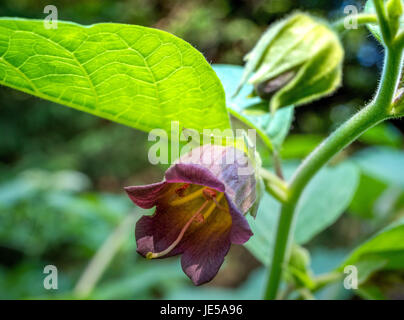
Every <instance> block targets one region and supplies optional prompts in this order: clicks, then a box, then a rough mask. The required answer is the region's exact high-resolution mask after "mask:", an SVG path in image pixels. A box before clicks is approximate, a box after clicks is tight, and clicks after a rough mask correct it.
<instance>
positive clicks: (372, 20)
mask: <svg viewBox="0 0 404 320" xmlns="http://www.w3.org/2000/svg"><path fill="white" fill-rule="evenodd" d="M347 18H348V17H344V18H342V19H339V20H337V21H335V22H334V23H333V24H332V26H333V28H334V29H335V31H337V32H344V31H345V30H347V29H346V27H345V21H346V19H347ZM355 19H356V21H357V23H358V26H360V25H364V24H377V16H376V15H375V14H366V13H361V14H358V15H356V16H355Z"/></svg>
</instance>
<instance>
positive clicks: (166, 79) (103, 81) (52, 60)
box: [0, 18, 230, 132]
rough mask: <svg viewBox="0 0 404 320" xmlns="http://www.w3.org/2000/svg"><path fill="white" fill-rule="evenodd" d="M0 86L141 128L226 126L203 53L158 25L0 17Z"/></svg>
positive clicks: (215, 82) (220, 99)
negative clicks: (51, 25)
mask: <svg viewBox="0 0 404 320" xmlns="http://www.w3.org/2000/svg"><path fill="white" fill-rule="evenodd" d="M0 83H1V84H4V85H6V86H9V87H12V88H15V89H18V90H21V91H24V92H27V93H30V94H33V95H35V96H38V97H40V98H44V99H47V100H51V101H53V102H57V103H60V104H63V105H66V106H69V107H72V108H75V109H78V110H81V111H85V112H88V113H91V114H94V115H97V116H100V117H103V118H106V119H109V120H112V121H116V122H119V123H122V124H125V125H128V126H131V127H134V128H138V129H141V130H144V131H150V130H151V129H154V128H162V129H165V130H166V131H168V132H169V131H170V127H171V121H179V122H180V127H182V128H189V129H194V130H198V131H202V129H205V128H206V129H216V128H217V129H226V128H229V126H230V124H229V118H228V114H227V111H226V106H225V96H224V91H223V88H222V86H221V83H220V81H219V79H218V78H217V76H216V74H215V72H214V71H213V70H212V68H211V67H210V65H209V64H208V63H207V61H206V60H205V59H204V57H203V56H202V54H201V53H200V52H198V51H197V50H196V49H194V48H193V47H192V46H191V45H190V44H188V43H187V42H185V41H183V40H181V39H179V38H177V37H175V36H173V35H171V34H169V33H166V32H163V31H160V30H157V29H150V28H145V27H140V26H133V25H123V24H114V23H102V24H96V25H92V26H80V25H78V24H74V23H68V22H58V28H57V29H45V28H44V23H43V21H38V20H23V19H9V18H4V19H0Z"/></svg>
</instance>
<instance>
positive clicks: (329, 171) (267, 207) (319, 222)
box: [246, 163, 359, 264]
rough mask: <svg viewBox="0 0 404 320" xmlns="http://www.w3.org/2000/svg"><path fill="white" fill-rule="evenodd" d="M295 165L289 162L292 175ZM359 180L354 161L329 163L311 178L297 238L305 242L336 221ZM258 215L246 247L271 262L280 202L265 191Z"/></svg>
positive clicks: (303, 202) (252, 220)
mask: <svg viewBox="0 0 404 320" xmlns="http://www.w3.org/2000/svg"><path fill="white" fill-rule="evenodd" d="M293 169H294V168H290V167H288V166H286V170H285V171H286V175H288V176H290V174H291V173H292V172H293ZM358 181H359V171H358V169H357V168H356V166H355V165H353V164H351V163H342V164H340V165H338V166H337V167H326V168H324V169H322V170H321V171H320V172H319V174H318V175H317V176H316V177H315V178H314V179H313V180H312V181H311V182H310V184H309V185H308V187H307V189H306V190H305V192H304V193H303V196H302V199H301V202H300V204H299V206H298V208H297V210H298V212H297V215H298V216H297V222H296V229H295V241H296V242H297V243H298V244H305V243H307V242H308V241H310V240H311V239H312V238H313V237H314V236H316V235H317V234H319V233H320V232H321V231H323V230H324V229H326V228H327V227H329V226H330V225H332V224H333V223H334V222H335V221H336V220H337V219H338V217H339V216H340V215H341V214H342V213H344V211H345V209H346V208H347V207H348V205H349V204H350V202H351V200H352V198H353V196H354V194H355V191H356V188H357V185H358ZM262 201H263V202H262V203H261V205H260V208H259V211H258V214H257V218H256V220H254V219H253V218H249V222H250V225H251V227H252V229H253V232H254V236H253V237H252V238H251V239H250V240H249V241H248V242H247V244H246V247H247V248H248V249H249V250H250V251H251V252H252V253H253V254H254V255H255V256H256V257H257V258H258V259H259V260H260V261H261V262H263V263H265V264H268V263H270V258H271V257H270V253H271V250H272V247H273V245H274V240H275V238H274V237H275V232H276V227H277V221H278V216H279V209H280V204H279V203H278V202H277V201H276V200H274V199H273V198H272V197H270V196H269V195H268V194H265V196H264V198H263V200H262Z"/></svg>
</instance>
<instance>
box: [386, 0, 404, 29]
mask: <svg viewBox="0 0 404 320" xmlns="http://www.w3.org/2000/svg"><path fill="white" fill-rule="evenodd" d="M386 7H387V14H388V16H389V20H390V28H391V31H392V33H393V35H394V36H395V35H396V34H397V32H398V30H399V28H400V18H401V16H402V14H403V4H402V1H401V0H389V1H388V2H387V4H386Z"/></svg>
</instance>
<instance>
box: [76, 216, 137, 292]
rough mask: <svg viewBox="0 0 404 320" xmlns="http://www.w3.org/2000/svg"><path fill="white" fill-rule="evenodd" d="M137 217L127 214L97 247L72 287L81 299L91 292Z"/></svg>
mask: <svg viewBox="0 0 404 320" xmlns="http://www.w3.org/2000/svg"><path fill="white" fill-rule="evenodd" d="M137 218H138V215H137V214H136V213H131V214H129V215H128V216H127V217H126V218H125V219H123V220H122V222H121V223H120V225H119V226H118V227H117V228H116V229H115V230H114V232H113V233H112V234H111V235H110V236H109V237H108V238H107V240H106V241H105V242H104V243H103V244H102V246H101V247H100V249H98V251H97V252H96V254H95V255H94V257H93V258H92V259H91V261H90V263H89V264H88V266H87V267H86V269H85V270H84V272H83V273H82V275H81V277H80V279H79V281H78V282H77V284H76V287H75V288H74V294H75V295H76V297H78V298H80V299H83V298H87V297H88V295H89V294H91V292H92V291H93V289H94V287H95V286H96V284H97V282H98V280H99V279H100V278H101V276H102V275H103V273H104V271H105V270H106V269H107V267H108V265H109V263H110V262H111V260H112V259H113V257H114V256H115V254H116V253H117V252H118V251H119V249H120V248H121V246H122V244H123V243H124V241H125V240H126V239H127V237H128V236H129V234H130V230H131V229H132V227H133V225H134V224H135V222H136V220H137Z"/></svg>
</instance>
